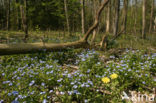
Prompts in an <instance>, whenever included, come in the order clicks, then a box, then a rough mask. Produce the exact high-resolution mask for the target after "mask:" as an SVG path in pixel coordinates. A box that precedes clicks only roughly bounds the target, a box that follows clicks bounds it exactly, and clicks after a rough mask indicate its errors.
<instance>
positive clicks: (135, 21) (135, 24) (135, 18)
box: [134, 0, 138, 35]
mask: <svg viewBox="0 0 156 103" xmlns="http://www.w3.org/2000/svg"><path fill="white" fill-rule="evenodd" d="M137 4H138V2H137V0H135V13H134V15H135V17H134V32H135V35H136V33H137V29H136V28H137V17H138V16H137V10H138V7H137Z"/></svg>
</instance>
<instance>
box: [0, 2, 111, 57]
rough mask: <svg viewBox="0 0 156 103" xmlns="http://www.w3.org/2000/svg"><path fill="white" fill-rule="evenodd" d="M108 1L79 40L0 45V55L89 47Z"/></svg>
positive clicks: (100, 8)
mask: <svg viewBox="0 0 156 103" xmlns="http://www.w3.org/2000/svg"><path fill="white" fill-rule="evenodd" d="M109 1H110V0H104V1H103V2H102V4H101V6H100V7H99V10H98V12H97V14H96V19H95V21H94V23H93V25H92V26H91V27H90V28H89V29H88V31H87V33H86V34H85V35H84V37H83V38H82V39H81V40H78V41H75V42H69V43H59V44H51V43H23V44H0V55H11V54H25V53H35V52H39V51H42V50H43V49H45V50H46V51H60V50H66V49H67V48H82V47H87V46H89V43H88V41H87V40H88V38H89V36H90V34H91V33H92V31H93V30H94V29H96V28H97V26H98V24H99V18H100V15H101V13H102V10H103V9H104V7H105V6H106V5H107V3H108V2H109Z"/></svg>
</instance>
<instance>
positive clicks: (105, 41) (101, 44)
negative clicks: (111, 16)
mask: <svg viewBox="0 0 156 103" xmlns="http://www.w3.org/2000/svg"><path fill="white" fill-rule="evenodd" d="M107 42H108V40H107V34H105V35H103V37H102V41H101V42H100V48H101V49H104V50H106V48H107Z"/></svg>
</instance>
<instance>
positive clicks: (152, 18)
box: [149, 0, 154, 33]
mask: <svg viewBox="0 0 156 103" xmlns="http://www.w3.org/2000/svg"><path fill="white" fill-rule="evenodd" d="M153 14H154V0H152V3H151V17H150V26H149V33H151V31H152V27H153V21H154V17H153Z"/></svg>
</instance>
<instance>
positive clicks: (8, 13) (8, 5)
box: [7, 0, 10, 31]
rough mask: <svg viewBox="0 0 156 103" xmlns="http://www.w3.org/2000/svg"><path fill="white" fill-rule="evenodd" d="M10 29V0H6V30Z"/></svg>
mask: <svg viewBox="0 0 156 103" xmlns="http://www.w3.org/2000/svg"><path fill="white" fill-rule="evenodd" d="M9 29H10V0H7V30H8V31H9Z"/></svg>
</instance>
